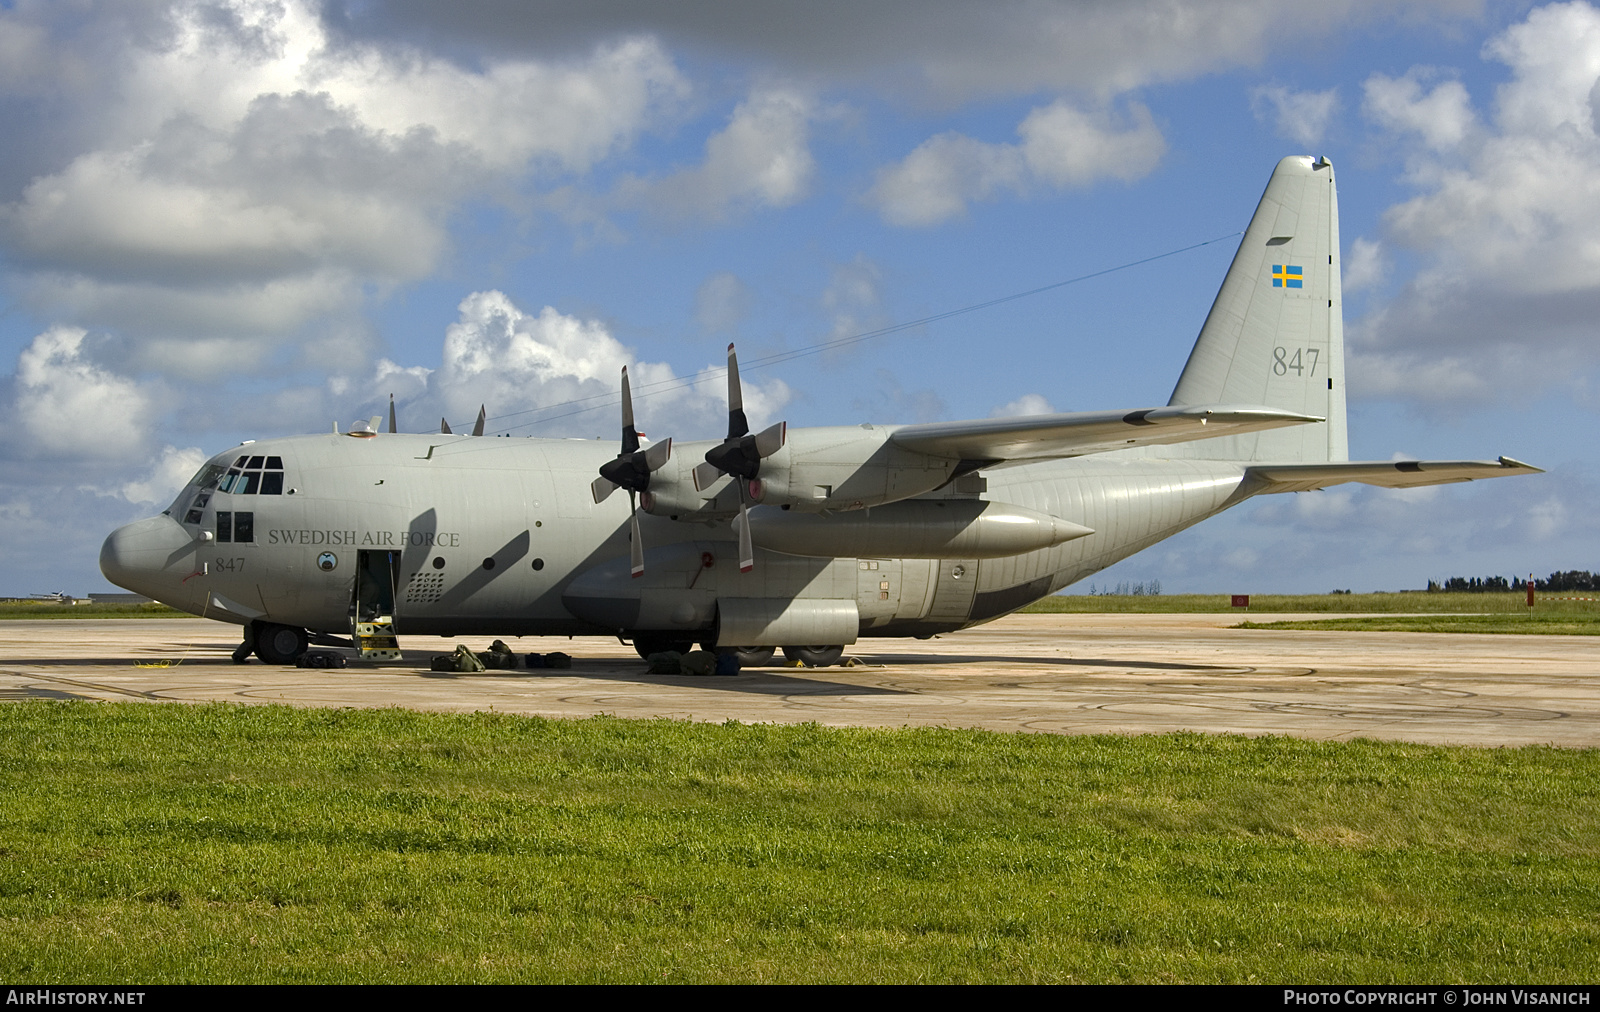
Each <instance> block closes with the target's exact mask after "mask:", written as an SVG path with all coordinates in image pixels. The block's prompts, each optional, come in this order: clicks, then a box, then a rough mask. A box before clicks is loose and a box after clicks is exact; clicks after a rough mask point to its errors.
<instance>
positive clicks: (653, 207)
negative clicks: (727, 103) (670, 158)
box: [622, 88, 816, 221]
mask: <svg viewBox="0 0 1600 1012" xmlns="http://www.w3.org/2000/svg"><path fill="white" fill-rule="evenodd" d="M813 115H814V109H813V102H812V100H811V99H810V98H809V97H808V96H806V95H804V94H801V93H800V92H797V91H793V90H790V89H781V88H780V89H764V90H759V91H756V92H755V93H753V94H751V95H750V97H749V98H747V99H746V100H745V101H743V102H741V103H739V105H738V107H736V108H735V109H734V110H733V115H732V116H731V117H730V118H729V120H728V125H727V126H726V127H724V128H723V129H722V130H720V131H718V132H717V133H715V134H712V135H711V137H710V139H709V140H707V141H706V153H705V160H704V161H703V162H702V163H701V164H700V165H698V166H696V167H695V168H692V169H684V170H682V171H680V172H677V173H675V174H673V175H670V176H667V177H666V178H664V179H660V180H656V181H646V180H641V179H633V180H629V181H628V182H627V183H625V184H624V186H623V188H622V198H623V199H624V200H625V201H626V202H629V203H635V204H641V205H643V206H645V207H646V208H647V209H648V210H650V211H651V212H653V213H655V214H658V215H660V216H662V217H664V218H668V219H678V220H683V219H695V220H703V221H717V220H720V219H722V218H725V217H727V216H729V215H731V214H734V213H738V212H742V211H748V210H751V209H754V208H759V207H788V206H790V205H791V204H794V203H795V202H797V201H798V200H800V199H801V198H802V197H804V196H805V195H806V191H807V189H808V188H809V187H810V185H811V178H812V176H814V175H815V174H816V162H815V160H814V159H813V158H812V157H811V151H810V147H809V137H810V122H811V119H812V117H813Z"/></svg>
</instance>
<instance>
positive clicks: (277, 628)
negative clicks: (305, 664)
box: [256, 622, 309, 664]
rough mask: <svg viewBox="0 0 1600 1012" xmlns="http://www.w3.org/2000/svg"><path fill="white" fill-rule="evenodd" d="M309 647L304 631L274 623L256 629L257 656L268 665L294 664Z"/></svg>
mask: <svg viewBox="0 0 1600 1012" xmlns="http://www.w3.org/2000/svg"><path fill="white" fill-rule="evenodd" d="M308 645H309V640H308V639H307V638H306V631H305V630H304V629H297V628H295V627H294V626H290V625H278V624H276V623H272V622H269V623H266V624H264V625H259V626H257V627H256V656H257V657H259V658H261V659H262V660H263V661H265V662H267V663H268V664H293V663H294V662H295V661H296V660H298V659H299V657H300V655H301V654H303V653H305V652H306V647H307V646H308Z"/></svg>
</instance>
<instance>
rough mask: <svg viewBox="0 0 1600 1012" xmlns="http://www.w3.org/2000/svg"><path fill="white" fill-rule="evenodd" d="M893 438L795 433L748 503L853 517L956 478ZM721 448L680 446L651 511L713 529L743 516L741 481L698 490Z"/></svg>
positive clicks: (656, 478)
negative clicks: (697, 479) (702, 471)
mask: <svg viewBox="0 0 1600 1012" xmlns="http://www.w3.org/2000/svg"><path fill="white" fill-rule="evenodd" d="M889 433H890V430H889V429H888V428H885V427H883V426H880V425H850V426H844V425H839V426H829V427H826V428H815V429H791V430H790V431H789V437H788V442H786V443H785V444H784V446H783V448H782V449H780V450H778V452H776V453H774V454H773V455H772V456H770V457H767V458H765V459H764V460H762V462H761V473H760V476H759V477H757V478H756V479H755V481H753V482H749V483H747V484H746V486H745V490H744V491H745V498H746V501H747V502H750V503H752V504H760V505H766V506H788V507H790V508H791V510H796V511H801V512H807V513H820V512H823V511H830V512H831V511H853V510H860V509H867V508H869V507H874V506H880V505H883V504H884V503H892V502H899V501H900V500H902V499H910V498H911V497H913V496H918V495H922V494H924V493H927V492H931V491H933V490H934V489H936V488H939V487H941V486H942V485H944V484H945V483H947V482H948V481H949V480H950V478H951V476H952V475H953V474H955V470H956V467H957V465H958V464H959V463H960V462H959V461H957V460H952V459H949V458H946V457H935V456H930V455H928V454H925V453H917V452H915V451H912V450H907V449H904V448H903V447H900V446H898V445H896V444H894V443H891V442H890V441H889ZM716 445H717V444H716V443H681V444H674V447H673V455H672V461H671V462H670V463H668V465H667V466H666V467H664V468H662V469H661V470H659V471H657V472H655V473H654V474H653V475H652V476H651V479H650V491H649V493H648V495H647V497H646V498H645V500H644V504H643V505H644V509H645V511H646V512H648V513H651V514H653V515H655V516H670V517H676V518H677V519H679V520H708V521H709V520H724V519H727V518H728V517H730V516H732V515H733V514H735V513H737V512H738V511H739V498H740V497H739V487H738V485H737V484H736V482H737V481H738V480H739V479H735V478H729V477H728V476H726V475H724V476H722V477H719V478H718V479H717V480H716V481H715V482H713V483H712V484H711V485H710V487H708V488H705V489H698V488H696V487H695V484H694V475H693V471H694V466H695V465H696V464H698V463H699V462H700V461H702V460H703V459H704V458H705V451H706V450H708V449H710V448H712V447H714V446H716ZM968 557H969V558H970V557H971V556H968Z"/></svg>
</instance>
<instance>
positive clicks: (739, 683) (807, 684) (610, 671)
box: [417, 661, 917, 696]
mask: <svg viewBox="0 0 1600 1012" xmlns="http://www.w3.org/2000/svg"><path fill="white" fill-rule="evenodd" d="M583 663H584V662H582V661H579V662H578V664H577V665H574V666H573V667H571V668H558V669H554V670H539V669H534V670H532V671H527V670H520V669H519V670H517V671H515V672H511V671H483V672H475V673H472V674H466V675H461V674H457V673H455V672H449V671H419V672H417V674H418V675H420V676H422V677H423V678H463V677H465V678H485V677H491V678H492V677H500V678H505V677H508V676H509V677H516V678H530V679H538V678H592V679H596V680H601V681H609V682H644V683H646V684H649V685H675V686H681V687H683V688H688V689H720V690H723V691H725V692H752V693H756V694H759V695H764V696H914V695H917V693H915V692H913V691H909V690H906V689H889V688H884V687H883V686H880V685H857V684H853V683H850V682H829V681H823V680H820V679H816V678H803V677H798V676H795V675H782V674H777V673H775V672H773V671H770V670H767V669H764V668H746V669H744V670H743V671H741V672H740V673H739V674H737V675H734V676H731V677H729V676H721V677H719V676H716V675H652V674H650V673H648V672H645V671H629V670H617V668H615V667H607V668H598V669H597V668H591V667H588V666H587V665H584V666H579V665H583ZM590 663H598V662H590ZM813 670H815V669H813Z"/></svg>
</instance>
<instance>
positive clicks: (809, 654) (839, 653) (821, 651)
mask: <svg viewBox="0 0 1600 1012" xmlns="http://www.w3.org/2000/svg"><path fill="white" fill-rule="evenodd" d="M783 656H785V657H787V658H789V659H790V660H791V661H799V662H800V663H801V664H804V665H805V666H806V667H808V668H827V667H832V666H833V665H835V664H838V663H839V658H841V657H843V656H844V647H784V648H783Z"/></svg>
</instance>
